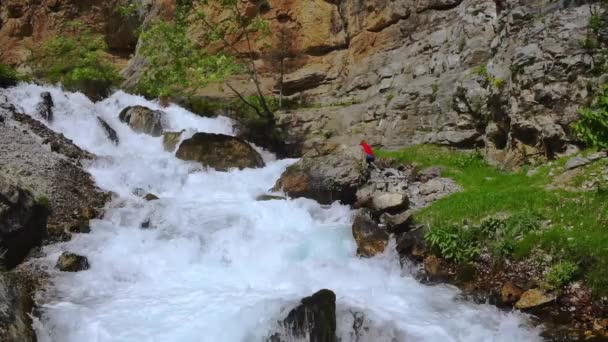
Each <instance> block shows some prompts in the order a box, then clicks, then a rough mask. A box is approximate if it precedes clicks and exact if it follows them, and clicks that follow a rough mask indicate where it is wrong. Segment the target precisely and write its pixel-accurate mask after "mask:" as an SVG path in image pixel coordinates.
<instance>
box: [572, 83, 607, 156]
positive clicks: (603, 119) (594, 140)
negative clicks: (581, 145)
mask: <svg viewBox="0 0 608 342" xmlns="http://www.w3.org/2000/svg"><path fill="white" fill-rule="evenodd" d="M579 114H580V118H579V120H578V121H576V122H575V123H574V124H573V125H572V128H573V130H574V132H575V133H576V135H577V136H578V137H579V139H581V140H582V141H583V142H585V143H586V144H587V145H589V146H595V147H599V148H608V86H604V87H603V89H602V92H601V93H600V94H599V95H598V96H597V97H596V99H595V100H594V102H593V103H592V105H591V106H590V107H585V108H583V109H581V110H580V111H579Z"/></svg>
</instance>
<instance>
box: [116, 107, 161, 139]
mask: <svg viewBox="0 0 608 342" xmlns="http://www.w3.org/2000/svg"><path fill="white" fill-rule="evenodd" d="M164 116H165V113H164V112H163V111H160V110H152V109H150V108H147V107H144V106H132V107H126V108H125V109H123V110H122V111H121V112H120V114H119V115H118V118H119V119H120V121H122V122H125V123H127V124H128V125H129V126H130V127H131V128H132V129H133V130H134V131H135V132H139V133H145V134H148V135H151V136H153V137H160V136H161V135H162V134H163V124H162V120H163V117H164Z"/></svg>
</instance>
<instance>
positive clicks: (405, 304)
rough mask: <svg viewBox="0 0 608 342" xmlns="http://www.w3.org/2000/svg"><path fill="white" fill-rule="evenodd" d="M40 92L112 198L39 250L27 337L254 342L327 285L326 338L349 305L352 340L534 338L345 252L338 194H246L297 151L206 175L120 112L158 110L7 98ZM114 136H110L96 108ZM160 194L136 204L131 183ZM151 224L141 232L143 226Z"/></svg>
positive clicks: (347, 220)
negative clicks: (78, 264) (85, 264)
mask: <svg viewBox="0 0 608 342" xmlns="http://www.w3.org/2000/svg"><path fill="white" fill-rule="evenodd" d="M42 91H50V92H51V94H52V95H53V100H54V102H55V106H56V107H55V110H54V121H53V122H52V124H50V125H49V126H50V128H51V129H53V130H55V131H57V132H61V133H63V134H64V135H65V136H66V137H68V138H69V139H72V140H73V141H74V142H75V143H76V144H77V145H79V146H80V147H82V148H84V149H86V150H88V151H90V152H93V153H95V154H96V155H97V156H99V158H98V159H97V160H96V161H95V162H94V163H92V164H91V165H88V166H87V169H88V171H89V172H90V173H91V174H92V175H93V177H94V179H95V181H96V183H97V185H98V186H99V187H100V188H102V189H104V190H107V191H112V192H114V193H115V194H116V197H115V199H114V200H113V201H112V202H111V203H110V204H109V205H108V208H107V211H106V212H105V215H104V216H103V219H98V220H93V221H92V222H91V229H92V232H91V233H90V234H75V235H74V236H73V238H72V240H71V241H69V242H66V243H60V244H55V245H52V246H48V247H46V248H45V251H46V254H47V256H46V257H45V258H43V259H41V260H39V261H38V262H40V263H41V264H43V265H45V266H47V267H48V270H49V272H50V274H51V277H52V278H51V282H50V285H49V288H48V289H47V290H46V291H44V292H43V293H40V294H39V297H40V298H39V302H40V305H41V310H40V311H41V317H40V319H39V320H38V322H37V324H36V330H37V333H38V335H39V340H41V341H42V342H45V341H54V342H95V341H99V342H101V341H133V342H140V341H158V342H166V341H210V342H223V341H227V342H230V341H264V340H265V337H267V336H268V335H269V333H270V331H271V330H272V329H273V328H274V327H275V325H276V322H277V321H278V320H280V319H281V318H282V317H284V316H285V314H286V312H288V310H289V309H290V308H292V307H293V306H295V305H296V303H297V302H298V301H299V299H300V298H302V297H304V296H308V295H310V294H312V293H314V292H315V291H317V290H319V289H322V288H328V289H331V290H333V291H334V292H335V293H336V296H337V321H338V336H339V337H340V338H341V341H343V342H347V341H355V340H357V339H356V338H355V337H354V333H353V329H352V327H353V313H354V312H362V313H364V315H365V317H366V319H367V320H369V322H368V323H366V324H367V325H369V329H367V330H366V331H362V332H361V334H362V336H360V337H359V339H358V340H357V341H379V342H382V341H408V342H411V341H441V342H448V341H465V342H473V341H505V342H514V341H535V340H538V337H537V336H538V331H537V330H536V329H534V328H531V327H530V326H529V325H528V323H527V319H526V317H524V316H523V315H520V314H517V313H506V312H502V311H500V310H498V309H496V308H494V307H492V306H489V305H476V304H472V303H469V302H466V301H462V300H459V299H458V294H459V292H458V290H456V289H454V288H452V287H448V286H424V285H421V284H419V283H418V282H416V281H415V280H414V279H413V278H412V276H411V275H410V274H409V273H408V272H407V270H402V269H401V268H400V266H399V261H398V258H397V255H396V253H394V252H391V251H389V252H387V253H386V254H385V255H382V256H380V257H375V258H372V259H360V258H357V257H356V256H355V250H356V246H355V242H354V240H353V238H352V235H351V228H350V224H351V219H352V217H351V216H352V211H351V210H350V208H348V207H346V206H342V205H339V204H337V203H335V204H333V205H331V206H329V207H328V206H321V205H319V204H318V203H316V202H314V201H311V200H307V199H297V200H273V201H265V202H258V201H256V200H255V198H256V197H257V196H258V195H260V194H264V193H266V192H267V191H268V189H269V188H271V187H272V186H273V184H274V182H275V181H276V179H277V178H278V177H279V176H280V175H281V173H282V171H283V170H284V169H285V168H286V167H287V166H289V165H290V164H292V163H294V162H295V160H274V158H273V157H272V156H271V155H270V154H268V153H264V158H265V159H266V162H267V166H266V167H265V168H262V169H246V170H242V171H232V172H227V173H225V172H217V171H214V170H206V169H203V168H201V167H200V166H198V165H195V164H193V163H188V162H184V161H181V160H179V159H177V158H175V156H174V155H173V154H172V153H169V152H166V151H164V150H163V147H162V138H153V137H151V136H147V135H145V134H137V133H134V132H133V131H132V130H131V129H130V128H129V127H128V126H127V125H126V124H123V123H121V122H120V121H119V120H118V113H119V112H120V111H121V110H122V109H123V108H124V107H126V106H131V105H144V106H147V107H150V108H152V109H159V105H158V104H157V103H155V102H149V101H146V100H145V99H143V98H141V97H137V96H133V95H129V94H126V93H123V92H117V93H115V94H114V95H113V96H112V97H110V98H108V99H106V100H105V101H103V102H99V103H96V104H93V103H91V102H90V101H89V100H88V99H86V98H85V97H84V96H83V95H82V94H78V93H67V92H63V91H62V90H61V89H59V88H55V87H40V86H36V85H21V86H19V87H16V88H12V89H10V90H8V95H9V98H11V99H12V101H13V102H14V103H15V104H17V105H18V106H20V107H21V108H22V110H23V111H25V112H26V113H28V114H32V113H35V107H36V104H37V103H38V101H39V98H40V93H41V92H42ZM163 110H164V111H166V113H167V115H166V122H165V124H166V127H167V129H166V130H169V131H180V130H182V129H185V130H186V132H185V133H186V135H191V134H193V133H194V132H197V131H200V132H214V133H225V134H233V133H234V132H233V130H232V126H231V122H230V120H228V119H226V118H221V117H220V118H213V119H210V118H201V117H199V116H196V115H194V114H192V113H190V112H188V111H186V110H184V109H183V108H180V107H178V106H174V105H172V106H169V107H168V108H165V109H163ZM96 115H98V116H101V117H102V118H104V119H105V120H106V121H107V122H108V123H109V124H110V125H111V126H112V127H113V128H114V129H116V131H117V133H118V136H119V138H120V144H119V145H118V146H115V145H114V144H112V143H110V142H109V141H108V139H107V138H106V136H105V133H104V131H103V130H102V128H101V127H100V126H99V124H98V122H97V120H96V119H95V116H96ZM142 192H143V193H144V194H145V193H153V194H155V195H157V196H158V197H160V198H161V199H160V200H157V201H152V202H146V201H145V200H143V199H141V197H140V194H141V193H142ZM146 220H149V221H150V229H142V228H141V224H142V222H144V221H146ZM66 250H69V251H72V252H75V253H79V254H83V255H86V256H87V257H88V259H89V262H90V264H91V268H90V269H89V270H87V271H83V272H78V273H67V272H66V273H63V272H59V271H57V270H55V269H54V268H53V266H54V263H55V261H56V260H57V257H58V256H59V255H60V254H61V252H62V251H66Z"/></svg>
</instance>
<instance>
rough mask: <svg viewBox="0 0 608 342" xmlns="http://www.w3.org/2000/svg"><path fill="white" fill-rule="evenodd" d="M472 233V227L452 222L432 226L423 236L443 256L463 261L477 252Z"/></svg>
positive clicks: (457, 261) (476, 243) (474, 255)
mask: <svg viewBox="0 0 608 342" xmlns="http://www.w3.org/2000/svg"><path fill="white" fill-rule="evenodd" d="M473 233H474V230H472V229H468V228H463V227H461V226H459V225H454V224H452V225H446V226H437V227H433V228H431V229H429V230H428V231H427V232H426V234H425V236H424V238H425V240H426V241H427V243H428V244H429V246H430V247H431V248H434V249H436V250H437V251H438V252H439V253H440V254H441V256H443V257H444V258H446V259H448V260H451V261H454V262H456V263H464V262H467V261H470V260H472V259H473V258H475V257H476V256H477V255H478V254H479V245H478V242H477V240H476V239H475V236H474V234H473Z"/></svg>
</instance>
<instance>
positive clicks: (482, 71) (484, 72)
mask: <svg viewBox="0 0 608 342" xmlns="http://www.w3.org/2000/svg"><path fill="white" fill-rule="evenodd" d="M475 73H476V74H477V75H478V76H481V77H487V76H488V65H487V64H482V65H480V66H478V67H477V68H475Z"/></svg>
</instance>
